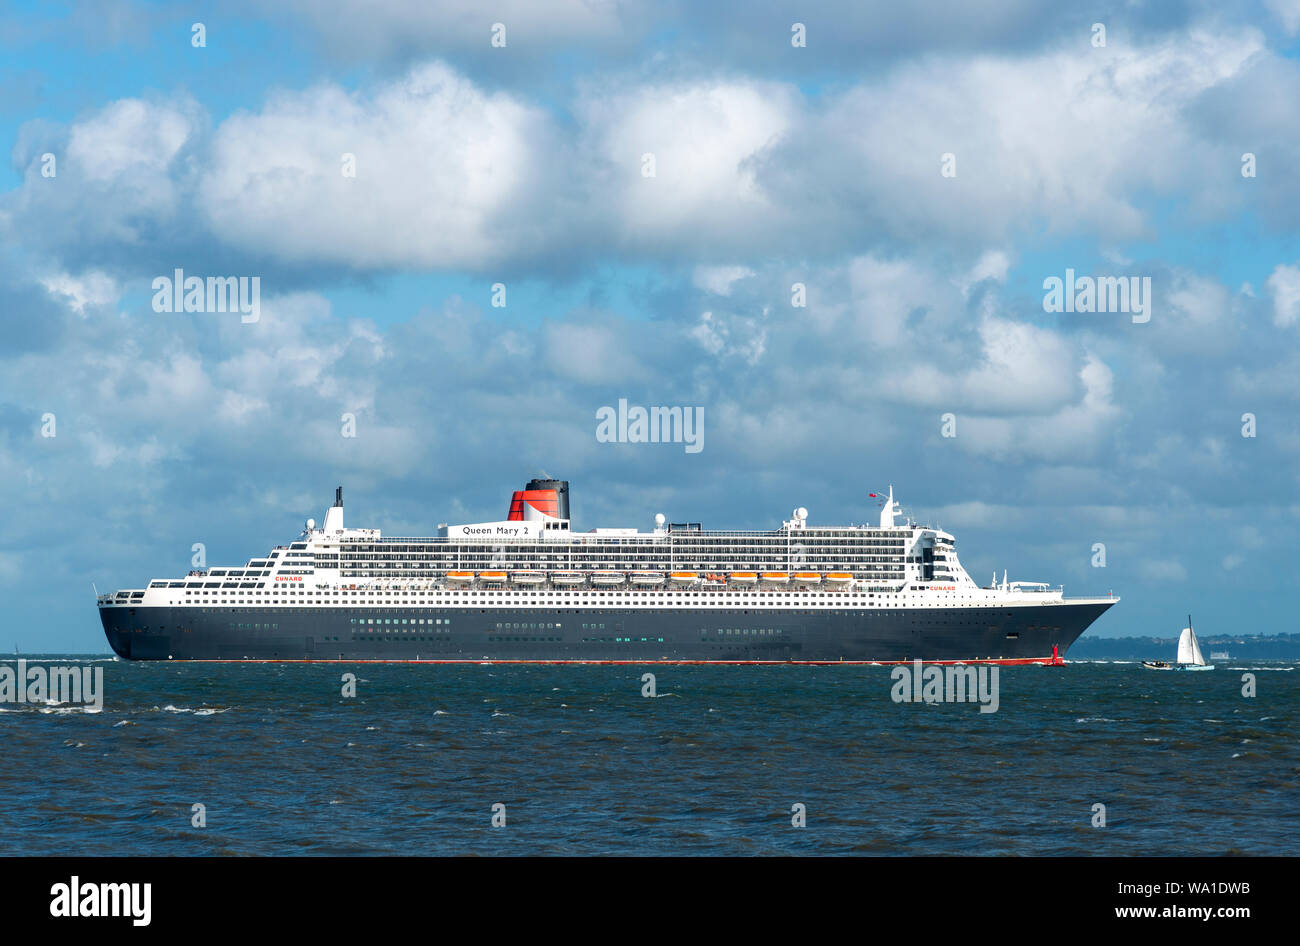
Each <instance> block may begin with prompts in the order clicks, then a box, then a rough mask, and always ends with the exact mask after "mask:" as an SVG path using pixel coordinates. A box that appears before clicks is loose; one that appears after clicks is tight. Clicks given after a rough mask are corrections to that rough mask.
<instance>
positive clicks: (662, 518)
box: [655, 512, 668, 526]
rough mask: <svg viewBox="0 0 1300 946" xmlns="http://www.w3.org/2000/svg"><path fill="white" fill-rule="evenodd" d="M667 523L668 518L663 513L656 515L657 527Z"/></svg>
mask: <svg viewBox="0 0 1300 946" xmlns="http://www.w3.org/2000/svg"><path fill="white" fill-rule="evenodd" d="M667 521H668V520H667V518H665V516H664V514H663V513H662V512H657V513H655V525H657V526H662V525H663V524H664V523H665V522H667Z"/></svg>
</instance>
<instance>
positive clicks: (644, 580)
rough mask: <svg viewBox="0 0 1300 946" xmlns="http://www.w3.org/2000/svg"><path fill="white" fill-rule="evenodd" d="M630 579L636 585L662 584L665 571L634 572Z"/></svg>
mask: <svg viewBox="0 0 1300 946" xmlns="http://www.w3.org/2000/svg"><path fill="white" fill-rule="evenodd" d="M628 580H629V581H631V582H632V584H634V585H662V584H663V583H664V573H663V572H633V573H632V577H631V578H630V579H628Z"/></svg>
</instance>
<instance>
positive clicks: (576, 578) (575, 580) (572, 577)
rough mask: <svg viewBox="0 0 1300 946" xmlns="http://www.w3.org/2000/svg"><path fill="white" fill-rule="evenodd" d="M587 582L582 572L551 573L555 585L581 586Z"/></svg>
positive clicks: (552, 582)
mask: <svg viewBox="0 0 1300 946" xmlns="http://www.w3.org/2000/svg"><path fill="white" fill-rule="evenodd" d="M586 580H587V576H586V575H584V574H583V573H582V572H551V584H553V585H580V584H582V583H583V582H584V581H586Z"/></svg>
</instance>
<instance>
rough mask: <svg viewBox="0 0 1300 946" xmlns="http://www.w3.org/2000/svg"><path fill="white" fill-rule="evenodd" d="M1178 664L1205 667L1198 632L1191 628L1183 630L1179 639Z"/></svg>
mask: <svg viewBox="0 0 1300 946" xmlns="http://www.w3.org/2000/svg"><path fill="white" fill-rule="evenodd" d="M1178 662H1179V663H1180V664H1196V665H1197V666H1204V665H1205V658H1204V657H1203V656H1201V645H1200V644H1199V643H1197V640H1196V632H1195V631H1193V630H1192V629H1191V628H1190V627H1185V628H1183V633H1182V636H1180V637H1179V638H1178Z"/></svg>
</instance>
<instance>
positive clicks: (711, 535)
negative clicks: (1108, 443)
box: [97, 480, 1119, 664]
mask: <svg viewBox="0 0 1300 946" xmlns="http://www.w3.org/2000/svg"><path fill="white" fill-rule="evenodd" d="M872 495H875V494H872ZM900 520H902V517H901V514H900V511H899V507H898V504H897V503H896V502H895V501H894V493H893V489H892V487H891V488H890V490H889V493H888V497H887V498H885V499H884V500H883V507H882V509H881V512H880V520H879V523H878V524H877V525H853V526H816V525H810V524H809V522H808V511H807V510H806V509H803V508H799V509H796V510H795V511H794V513H793V514H792V515H791V517H790V518H789V519H787V520H786V521H785V522H783V523H781V525H780V527H779V528H775V529H769V530H760V531H740V530H734V531H733V530H713V529H704V528H702V526H701V525H700V524H699V523H695V522H678V523H671V524H669V523H667V522H666V520H665V518H664V516H662V515H657V516H655V519H654V521H655V527H654V529H653V531H650V532H640V531H638V530H636V529H592V530H591V531H590V532H578V531H575V530H573V529H572V528H571V523H570V519H569V484H568V482H566V481H563V480H533V481H532V482H530V483H529V484H528V485H527V487H526V488H524V489H523V490H520V491H518V492H516V493H515V494H514V498H513V499H512V500H511V502H510V511H509V514H508V515H507V517H506V518H505V519H504V520H501V521H498V522H478V523H472V524H469V525H454V526H448V525H442V526H439V527H438V534H437V535H436V536H431V537H428V538H392V537H385V536H381V535H380V534H379V530H378V529H350V528H347V527H345V526H344V524H343V489H342V487H340V488H339V489H338V491H337V493H336V494H335V500H334V505H333V506H331V507H330V508H329V510H328V511H327V512H326V513H325V522H324V524H323V525H322V526H321V527H320V528H317V527H316V523H315V522H314V521H313V520H311V519H308V520H307V523H306V528H305V529H304V530H303V532H302V534H301V535H300V536H299V537H298V539H297V541H295V542H291V543H290V544H289V545H281V546H277V547H276V548H274V549H272V550H271V551H270V552H269V553H268V554H267V555H264V556H259V557H257V558H254V559H252V560H250V561H249V562H248V563H247V564H245V565H242V566H239V567H234V568H212V569H210V570H198V571H191V572H190V573H189V574H188V575H186V576H185V577H183V578H160V579H157V580H154V581H150V582H149V586H148V587H147V588H141V589H134V590H132V589H128V590H125V591H117V592H114V593H111V594H104V595H99V596H98V597H97V602H98V606H99V616H100V618H101V619H102V621H103V623H104V633H105V634H107V635H108V642H109V644H110V645H111V646H112V648H113V650H114V651H115V652H116V653H117V654H118V655H120V656H122V657H126V658H130V659H132V660H344V661H355V660H396V661H415V660H419V661H521V662H532V661H536V662H543V663H551V662H566V661H573V662H593V663H594V662H632V663H640V662H658V661H668V662H672V661H681V662H692V663H693V662H717V663H731V662H740V663H755V662H773V663H831V662H835V663H838V662H865V663H876V662H880V663H888V662H900V661H910V660H916V659H920V660H927V661H964V662H972V663H973V662H985V661H987V662H993V663H1003V664H1021V663H1038V664H1050V663H1060V662H1061V658H1062V657H1063V656H1064V655H1065V652H1066V650H1067V648H1069V646H1070V645H1071V644H1072V643H1074V641H1075V640H1076V639H1077V638H1078V637H1079V635H1080V634H1082V633H1083V632H1084V631H1085V630H1086V629H1087V628H1088V626H1089V625H1090V624H1092V622H1093V621H1095V620H1096V619H1097V618H1098V617H1100V616H1101V614H1102V613H1103V612H1104V611H1105V610H1106V609H1107V608H1109V607H1110V606H1111V605H1113V604H1115V602H1116V601H1118V600H1119V599H1117V598H1113V597H1104V598H1066V597H1064V595H1063V593H1062V589H1061V588H1059V587H1058V588H1049V587H1048V586H1047V585H1046V584H1042V583H1038V582H1007V581H1006V576H1005V574H1004V575H1003V580H1002V582H1000V583H999V582H997V581H996V580H995V581H994V582H993V583H992V584H991V585H990V586H988V587H980V586H979V585H977V584H976V583H975V582H974V581H972V580H971V578H970V577H969V576H968V575H967V574H966V572H965V570H964V569H963V568H962V566H961V564H960V563H959V562H958V560H957V551H956V548H955V545H954V540H953V537H952V536H951V535H950V534H949V533H947V532H944V531H943V530H941V529H932V528H926V527H922V526H919V525H916V524H914V523H913V522H911V521H910V520H902V521H900Z"/></svg>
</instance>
